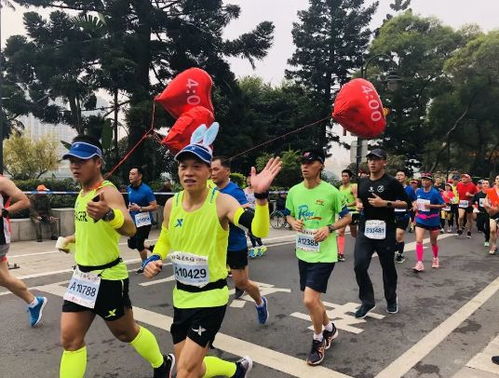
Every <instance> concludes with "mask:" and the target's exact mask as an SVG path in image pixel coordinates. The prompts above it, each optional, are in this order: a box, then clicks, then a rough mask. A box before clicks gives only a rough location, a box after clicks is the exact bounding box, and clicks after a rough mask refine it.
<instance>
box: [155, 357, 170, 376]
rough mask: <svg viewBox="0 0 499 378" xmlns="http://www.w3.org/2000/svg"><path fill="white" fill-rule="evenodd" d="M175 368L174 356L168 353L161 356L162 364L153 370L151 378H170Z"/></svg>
mask: <svg viewBox="0 0 499 378" xmlns="http://www.w3.org/2000/svg"><path fill="white" fill-rule="evenodd" d="M174 367H175V356H174V355H173V354H172V353H170V354H168V355H163V364H162V365H161V366H160V367H157V368H154V375H153V378H172V377H173V370H174Z"/></svg>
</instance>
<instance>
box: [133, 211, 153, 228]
mask: <svg viewBox="0 0 499 378" xmlns="http://www.w3.org/2000/svg"><path fill="white" fill-rule="evenodd" d="M150 225H151V215H150V214H149V212H145V213H137V214H135V226H137V227H142V226H150Z"/></svg>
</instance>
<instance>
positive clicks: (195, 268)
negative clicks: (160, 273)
mask: <svg viewBox="0 0 499 378" xmlns="http://www.w3.org/2000/svg"><path fill="white" fill-rule="evenodd" d="M228 253H230V252H228ZM168 256H169V258H170V260H171V262H172V264H173V271H174V273H175V279H176V280H177V281H178V282H180V283H183V284H184V285H191V286H197V287H203V286H206V285H208V283H209V282H210V275H209V271H208V256H198V255H194V254H192V253H186V252H173V253H171V254H169V255H168Z"/></svg>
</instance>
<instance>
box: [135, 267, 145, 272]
mask: <svg viewBox="0 0 499 378" xmlns="http://www.w3.org/2000/svg"><path fill="white" fill-rule="evenodd" d="M142 273H144V268H142V267H140V268H139V269H137V270H136V271H135V274H142Z"/></svg>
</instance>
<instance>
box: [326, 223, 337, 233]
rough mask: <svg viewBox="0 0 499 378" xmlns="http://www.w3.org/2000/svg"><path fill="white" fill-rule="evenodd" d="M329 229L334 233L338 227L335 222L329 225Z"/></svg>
mask: <svg viewBox="0 0 499 378" xmlns="http://www.w3.org/2000/svg"><path fill="white" fill-rule="evenodd" d="M327 229H328V230H329V233H333V232H334V231H336V227H334V225H333V224H329V225H328V226H327Z"/></svg>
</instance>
